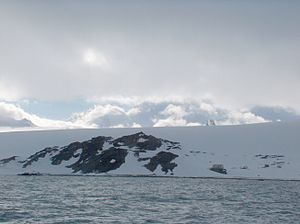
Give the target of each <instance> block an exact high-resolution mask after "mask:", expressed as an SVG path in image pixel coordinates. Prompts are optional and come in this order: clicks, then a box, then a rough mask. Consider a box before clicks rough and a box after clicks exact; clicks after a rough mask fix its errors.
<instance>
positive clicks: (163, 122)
mask: <svg viewBox="0 0 300 224" xmlns="http://www.w3.org/2000/svg"><path fill="white" fill-rule="evenodd" d="M153 121H154V124H153V127H175V126H186V124H187V122H186V120H184V119H175V118H173V117H168V118H166V119H159V120H153Z"/></svg>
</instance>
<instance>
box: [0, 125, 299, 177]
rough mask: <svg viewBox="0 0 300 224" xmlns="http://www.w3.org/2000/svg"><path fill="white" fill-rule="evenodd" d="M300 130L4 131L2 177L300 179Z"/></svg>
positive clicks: (272, 127) (271, 127) (287, 127)
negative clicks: (37, 174) (92, 176)
mask: <svg viewBox="0 0 300 224" xmlns="http://www.w3.org/2000/svg"><path fill="white" fill-rule="evenodd" d="M299 133H300V122H290V123H283V122H278V123H265V124H255V125H242V126H211V127H177V128H140V129H92V130H91V129H90V130H57V131H54V130H52V131H32V132H10V133H0V158H3V159H4V158H6V159H5V160H0V173H2V174H17V173H24V172H41V173H52V174H71V173H74V174H90V173H93V174H94V173H98V174H129V175H130V174H132V175H139V174H143V175H144V174H146V175H153V174H155V175H167V176H170V175H175V176H188V177H249V178H280V179H300V138H299V137H300V136H299ZM14 156H16V157H14ZM215 171H217V172H215Z"/></svg>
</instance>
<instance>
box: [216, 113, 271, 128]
mask: <svg viewBox="0 0 300 224" xmlns="http://www.w3.org/2000/svg"><path fill="white" fill-rule="evenodd" d="M227 116H228V117H227V119H226V120H224V121H220V122H217V124H220V125H238V124H254V123H264V122H268V120H266V119H264V118H262V117H260V116H256V115H255V114H253V113H251V112H248V111H230V112H228V115H227Z"/></svg>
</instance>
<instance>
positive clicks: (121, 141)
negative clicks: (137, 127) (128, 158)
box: [112, 132, 162, 150]
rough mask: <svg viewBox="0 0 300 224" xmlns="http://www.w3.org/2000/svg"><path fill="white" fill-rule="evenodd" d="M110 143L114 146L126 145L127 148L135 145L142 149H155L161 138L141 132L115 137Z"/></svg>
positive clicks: (159, 144) (160, 142)
mask: <svg viewBox="0 0 300 224" xmlns="http://www.w3.org/2000/svg"><path fill="white" fill-rule="evenodd" d="M112 143H113V145H114V146H115V147H120V146H128V147H129V148H133V147H136V148H138V149H143V150H156V149H157V148H159V147H160V146H161V145H162V141H161V139H158V138H155V137H154V136H152V135H146V134H144V133H143V132H138V133H136V134H133V135H127V136H123V137H121V138H117V139H116V140H114V141H113V142H112Z"/></svg>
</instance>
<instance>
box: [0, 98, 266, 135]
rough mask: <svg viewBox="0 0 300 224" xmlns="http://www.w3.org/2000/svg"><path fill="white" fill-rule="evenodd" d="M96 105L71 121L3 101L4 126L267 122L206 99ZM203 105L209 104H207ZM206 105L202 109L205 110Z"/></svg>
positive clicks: (0, 112)
mask: <svg viewBox="0 0 300 224" xmlns="http://www.w3.org/2000/svg"><path fill="white" fill-rule="evenodd" d="M116 104H117V105H114V104H110V103H109V104H104V105H95V106H94V107H92V108H90V109H88V110H87V111H85V112H81V113H74V114H73V115H72V116H71V117H70V119H68V120H66V121H65V120H53V119H47V118H43V117H40V116H37V115H35V114H30V113H27V112H25V111H24V110H23V109H22V108H21V107H20V106H16V105H14V104H12V103H6V102H0V126H8V127H28V126H36V127H39V128H46V129H47V128H58V129H60V128H109V127H112V128H116V127H145V126H153V127H163V126H201V125H205V124H206V123H207V121H208V120H210V119H212V120H215V121H216V124H217V125H238V124H250V123H262V122H267V121H268V120H267V119H264V118H263V117H261V116H257V115H255V114H254V113H252V112H250V111H248V110H228V109H224V108H221V107H217V106H216V105H214V104H213V103H208V102H206V103H205V104H203V102H198V103H197V102H190V103H182V102H177V103H176V102H174V101H173V102H172V103H171V102H161V103H153V102H152V103H150V102H144V103H137V104H132V105H131V106H129V105H128V104H125V105H122V104H121V102H119V103H116ZM203 105H205V106H204V107H203ZM201 108H202V109H201Z"/></svg>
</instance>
